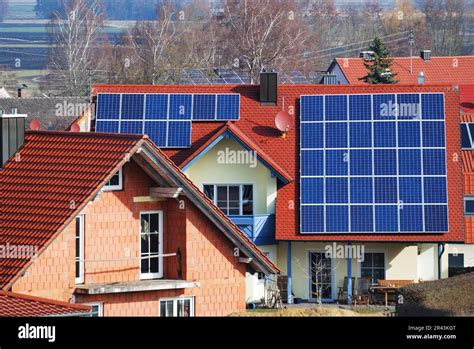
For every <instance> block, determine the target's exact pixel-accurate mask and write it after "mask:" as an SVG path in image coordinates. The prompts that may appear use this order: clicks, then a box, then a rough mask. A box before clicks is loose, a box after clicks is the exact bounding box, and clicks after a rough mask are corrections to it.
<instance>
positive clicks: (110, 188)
mask: <svg viewBox="0 0 474 349" xmlns="http://www.w3.org/2000/svg"><path fill="white" fill-rule="evenodd" d="M116 174H118V177H119V184H117V185H110V184H109V183H110V180H109V181H108V182H107V183H105V185H104V187H103V188H102V191H119V190H122V189H123V171H122V167H121V168H120V169H119V170H118V171H117V172H116V173H115V174H114V176H115V175H116ZM112 177H113V176H112Z"/></svg>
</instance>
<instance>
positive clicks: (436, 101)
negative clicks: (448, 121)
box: [421, 93, 444, 120]
mask: <svg viewBox="0 0 474 349" xmlns="http://www.w3.org/2000/svg"><path fill="white" fill-rule="evenodd" d="M421 106H422V118H423V120H429V119H431V120H444V95H443V94H442V93H430V94H422V95H421Z"/></svg>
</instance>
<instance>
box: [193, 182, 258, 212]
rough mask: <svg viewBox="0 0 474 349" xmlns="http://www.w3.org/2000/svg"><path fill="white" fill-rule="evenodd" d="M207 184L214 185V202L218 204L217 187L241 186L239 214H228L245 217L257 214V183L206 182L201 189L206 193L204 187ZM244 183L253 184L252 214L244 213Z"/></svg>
mask: <svg viewBox="0 0 474 349" xmlns="http://www.w3.org/2000/svg"><path fill="white" fill-rule="evenodd" d="M207 185H212V186H214V199H213V200H212V201H213V202H214V204H215V205H216V206H217V187H225V186H227V187H229V186H230V187H236V186H238V187H239V214H238V215H234V214H229V215H228V216H244V217H252V216H255V215H256V213H255V207H256V196H255V187H256V186H255V183H204V184H203V185H202V188H201V191H202V192H203V193H204V187H205V186H207ZM244 185H251V186H252V211H253V213H252V214H251V215H247V214H246V215H244V214H243V202H242V193H243V186H244Z"/></svg>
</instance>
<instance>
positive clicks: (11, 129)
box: [0, 114, 26, 168]
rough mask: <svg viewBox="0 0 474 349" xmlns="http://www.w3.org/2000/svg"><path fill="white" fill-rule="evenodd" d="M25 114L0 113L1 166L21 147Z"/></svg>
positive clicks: (23, 139)
mask: <svg viewBox="0 0 474 349" xmlns="http://www.w3.org/2000/svg"><path fill="white" fill-rule="evenodd" d="M25 120H26V115H25V114H1V115H0V121H1V123H2V132H1V133H0V145H1V153H2V159H1V161H2V163H1V166H0V168H3V166H4V165H5V163H6V162H7V161H8V159H10V158H11V157H12V156H13V155H14V154H15V153H16V152H17V151H18V149H20V148H21V146H22V145H23V143H24V141H25Z"/></svg>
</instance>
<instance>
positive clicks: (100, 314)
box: [81, 302, 104, 317]
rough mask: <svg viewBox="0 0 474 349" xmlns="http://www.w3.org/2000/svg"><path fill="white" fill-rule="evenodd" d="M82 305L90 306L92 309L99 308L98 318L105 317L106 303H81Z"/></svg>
mask: <svg viewBox="0 0 474 349" xmlns="http://www.w3.org/2000/svg"><path fill="white" fill-rule="evenodd" d="M81 304H82V305H88V306H90V307H98V310H97V317H103V316H104V302H90V303H81Z"/></svg>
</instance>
